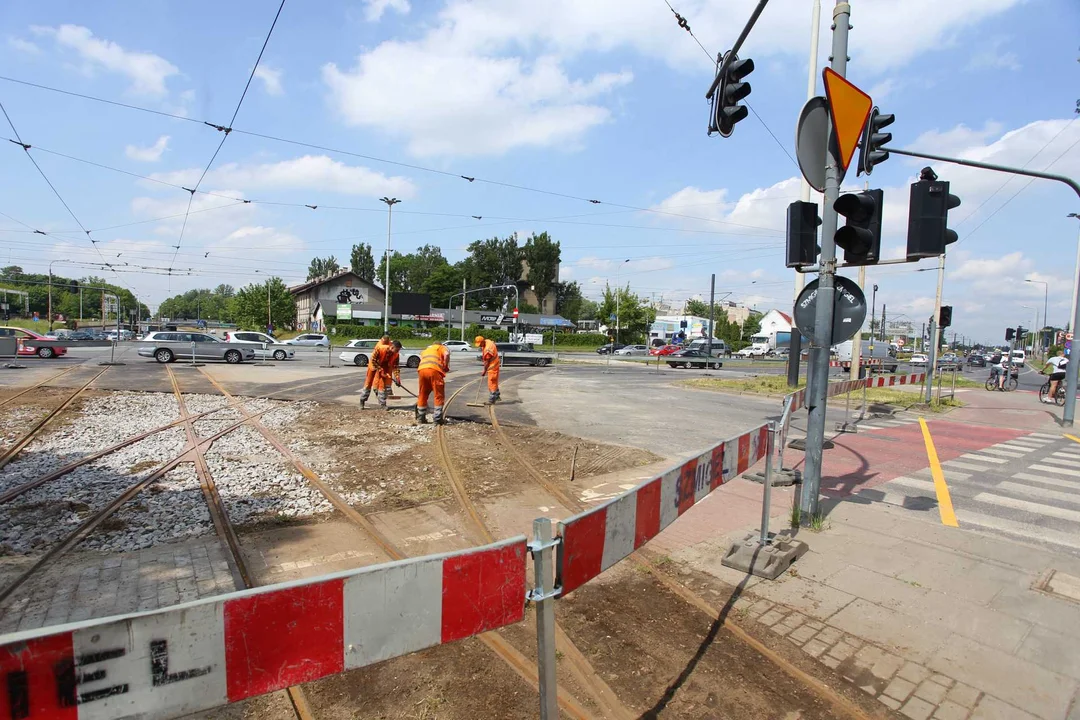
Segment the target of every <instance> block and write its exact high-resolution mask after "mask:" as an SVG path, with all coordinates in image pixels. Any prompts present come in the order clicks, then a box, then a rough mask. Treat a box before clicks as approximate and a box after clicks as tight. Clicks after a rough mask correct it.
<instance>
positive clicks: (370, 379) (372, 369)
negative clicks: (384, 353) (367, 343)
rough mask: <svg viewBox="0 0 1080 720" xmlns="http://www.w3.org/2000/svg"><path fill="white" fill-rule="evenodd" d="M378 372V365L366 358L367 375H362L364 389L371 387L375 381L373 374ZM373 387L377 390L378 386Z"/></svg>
mask: <svg viewBox="0 0 1080 720" xmlns="http://www.w3.org/2000/svg"><path fill="white" fill-rule="evenodd" d="M378 372H379V366H378V365H376V364H375V363H373V362H371V360H370V359H368V364H367V375H365V376H364V389H365V390H370V389H371V386H372V385H373V384H374V383H375V376H376V374H377V373H378ZM375 389H376V390H378V389H379V388H375Z"/></svg>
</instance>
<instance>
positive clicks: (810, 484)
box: [799, 0, 851, 524]
mask: <svg viewBox="0 0 1080 720" xmlns="http://www.w3.org/2000/svg"><path fill="white" fill-rule="evenodd" d="M850 14H851V6H850V5H848V4H847V3H846V2H842V1H839V0H838V2H837V3H836V6H835V7H834V8H833V38H832V58H831V60H832V62H831V67H832V69H833V71H835V72H836V73H837V74H838V75H840V76H841V77H843V76H844V75H846V74H847V49H848V30H849V29H850V28H849V25H848V20H849V17H850ZM829 128H830V133H831V132H832V121H831V119H830V121H829ZM827 147H828V151H827V153H826V157H825V198H824V202H823V207H822V208H821V272H820V273H819V274H818V294H817V301H816V304H817V307H816V311H817V313H816V317H815V323H814V337H812V338H811V339H810V340H811V342H812V343H813V345H814V346H816V347H818V348H819V351H818V352H816V353H810V357H809V360H808V362H809V363H810V364H812V365H813V366H814V367H813V372H812V373H811V374H810V383H811V384H810V385H809V387H808V388H807V406H808V407H809V418H808V420H807V425H806V466H805V467H806V472H805V473H804V476H803V484H802V492H801V495H800V498H799V509H800V511H801V512H800V516H801V517H802V521H803V523H806V524H809V523H810V522H811V520H812V519H813V517H814V516H816V515H817V514H818V496H819V494H820V489H821V460H822V448H823V446H824V444H825V407H826V391H827V389H828V388H827V385H828V383H829V347H830V346H831V345H832V326H833V307H834V305H835V297H834V296H835V289H834V288H835V282H836V242H835V241H834V239H833V238H834V236H835V235H836V222H837V219H836V210H835V209H833V203H835V202H836V199H837V198H838V197H840V182H841V180H843V170H842V168H841V165H840V158H838V157H837V156H836V154H835V153H836V148H835V144H834V143H832V142H830V143H828V146H827ZM808 369H809V368H808Z"/></svg>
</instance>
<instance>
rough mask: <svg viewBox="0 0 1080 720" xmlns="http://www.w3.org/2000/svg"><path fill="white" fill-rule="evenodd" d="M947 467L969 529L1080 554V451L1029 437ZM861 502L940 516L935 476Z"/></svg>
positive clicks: (926, 473) (918, 477)
mask: <svg viewBox="0 0 1080 720" xmlns="http://www.w3.org/2000/svg"><path fill="white" fill-rule="evenodd" d="M894 427H895V426H894ZM941 466H942V470H943V472H944V474H945V482H946V483H947V484H948V486H949V493H950V496H951V498H952V504H953V507H954V509H955V512H956V517H957V520H958V522H959V523H960V527H961V529H963V528H965V527H968V528H975V529H979V530H983V531H988V532H992V533H998V534H1003V535H1007V536H1009V537H1013V538H1019V539H1022V540H1027V541H1030V542H1036V543H1041V544H1047V545H1054V546H1058V548H1062V547H1064V548H1067V549H1069V550H1072V551H1074V552H1076V551H1080V444H1077V443H1075V442H1073V441H1071V440H1069V439H1067V438H1064V437H1061V436H1059V435H1051V434H1047V433H1029V434H1027V435H1023V436H1021V437H1018V438H1014V439H1012V440H1007V441H1004V442H1000V443H997V444H996V445H991V446H989V447H985V448H982V449H980V450H977V451H972V452H968V453H965V454H964V455H961V456H959V457H958V458H955V459H953V460H947V461H945V462H943V463H942V464H941ZM856 495H857V496H858V497H861V498H863V499H866V500H870V501H874V502H882V503H888V504H890V505H896V506H899V507H902V508H905V509H909V510H913V511H919V512H927V513H935V514H936V513H937V494H936V492H935V488H934V481H933V477H932V475H931V472H930V469H929V468H926V469H924V470H920V471H918V472H914V473H910V474H908V475H904V476H901V477H898V478H894V479H892V480H890V481H888V482H886V483H884V484H882V485H879V486H877V487H874V488H866V489H862V490H860V491H858V492H857V493H856Z"/></svg>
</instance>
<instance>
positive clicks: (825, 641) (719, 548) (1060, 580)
mask: <svg viewBox="0 0 1080 720" xmlns="http://www.w3.org/2000/svg"><path fill="white" fill-rule="evenodd" d="M823 507H824V508H826V510H827V519H826V522H825V527H824V529H823V530H821V531H820V532H810V531H806V530H803V531H800V532H799V533H798V535H799V538H800V539H802V540H805V541H806V542H807V544H808V545H809V547H810V551H809V552H808V553H807V554H806V555H805V556H804V557H803V558H801V559H800V560H799V561H798V562H797V563H796V564H795V566H794V569H793V571H791V572H789V574H785V575H784V576H782V578H781V579H779V580H777V581H774V582H768V581H761V580H759V579H757V578H751V579H749V580H748V581H746V583H745V587H746V590H745V591H744V593H743V594H742V596H741V597H740V599H739V600H738V601H737V602H736V605H735V607H736V609H737V610H741V611H742V612H743V613H744V615H745V616H749V617H752V618H753V619H754V620H755V621H756V622H759V623H761V624H762V625H765V626H767V627H769V628H770V629H772V631H774V632H776V633H777V634H779V635H782V636H784V637H785V638H787V639H788V640H790V641H791V642H792V643H794V644H795V645H797V646H799V647H801V648H802V649H803V650H804V651H805V652H806V653H807V654H808V655H810V656H811V657H814V658H816V659H817V660H818V661H819V662H821V663H822V664H823V665H825V666H827V667H829V668H831V669H833V670H835V671H837V672H838V673H839V674H840V675H841V676H843V677H844V678H845V679H847V680H848V681H849V682H851V683H852V684H854V685H855V686H857V687H859V688H861V689H862V690H864V691H865V692H867V693H869V694H870V695H872V696H873V697H875V698H877V699H878V700H879V701H880V702H881V703H882V704H883V705H885V706H887V707H889V708H892V709H894V710H896V711H898V712H899V713H901V714H902V715H903V716H905V717H909V718H915V719H917V720H926V719H927V718H936V719H937V720H954V719H955V720H969V719H971V720H974V719H978V720H987V719H990V718H1002V719H1004V718H1009V719H1013V718H1015V719H1017V720H1029V719H1031V718H1039V719H1040V720H1080V697H1078V690H1080V649H1078V648H1080V602H1078V600H1080V595H1078V596H1077V598H1076V600H1074V599H1071V598H1070V597H1069V596H1070V595H1074V594H1078V590H1074V589H1072V585H1073V584H1076V587H1077V588H1080V557H1078V556H1077V555H1075V554H1071V553H1066V552H1056V551H1055V550H1054V549H1051V548H1047V547H1045V546H1043V547H1040V546H1036V545H1033V544H1028V543H1026V542H1024V541H1021V540H1014V539H1009V538H1002V537H994V536H991V535H988V534H984V533H981V532H979V531H975V530H969V529H965V530H962V531H961V530H957V529H956V528H948V527H944V526H942V525H941V524H940V523H938V522H936V518H935V519H933V520H929V519H928V514H926V513H913V512H911V511H909V510H905V509H902V508H898V507H894V506H891V505H888V504H883V503H870V502H867V501H866V500H864V499H859V498H853V499H850V500H844V501H837V500H830V501H827V502H826V503H825V504H824V505H823ZM746 531H747V529H746V528H744V529H743V530H741V531H739V532H734V533H730V534H728V535H727V536H716V537H714V538H713V539H710V540H706V541H704V542H698V543H696V544H693V545H688V546H685V547H683V548H681V549H678V550H673V551H672V552H671V557H672V559H673V560H676V561H678V562H682V563H685V564H687V565H688V566H690V567H692V568H694V569H697V570H700V571H704V572H707V573H710V574H712V575H714V576H716V577H718V578H720V579H721V580H723V581H725V582H727V583H730V584H731V585H733V586H735V585H738V584H739V583H741V582H743V581H744V580H746V577H745V575H743V574H741V573H739V572H737V571H733V570H730V569H728V568H725V567H723V566H722V565H721V564H720V559H721V558H722V557H723V554H724V551H725V550H726V549H727V548H728V546H729V545H730V543H731V541H732V540H734V539H741V538H742V537H743V536H744V535H745V532H746ZM1055 578H1056V580H1055ZM1058 586H1060V587H1062V588H1065V589H1064V590H1062V591H1061V593H1062V594H1057V593H1056V592H1055V588H1057V587H1058Z"/></svg>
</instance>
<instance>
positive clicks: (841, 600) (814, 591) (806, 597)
mask: <svg viewBox="0 0 1080 720" xmlns="http://www.w3.org/2000/svg"><path fill="white" fill-rule="evenodd" d="M755 592H756V594H757V595H758V596H760V597H765V598H768V599H769V600H772V601H773V602H778V603H783V604H784V605H787V606H788V607H791V608H794V609H796V610H800V611H802V612H805V613H807V614H809V615H811V616H812V617H816V618H820V619H822V620H828V619H829V618H830V617H832V616H833V615H834V614H835V613H837V612H838V611H839V610H841V609H842V608H843V607H845V606H846V605H847V604H848V603H850V602H851V601H852V600H854V599H855V596H854V595H851V594H849V593H846V592H844V591H842V590H837V589H836V588H833V587H830V586H828V585H823V584H821V583H817V582H814V581H812V580H808V579H805V578H803V577H802V572H801V568H800V573H799V577H790V576H786V577H784V578H783V579H782V580H781V581H780V582H774V583H762V584H761V585H760V586H758V588H757V589H756V591H755Z"/></svg>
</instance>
